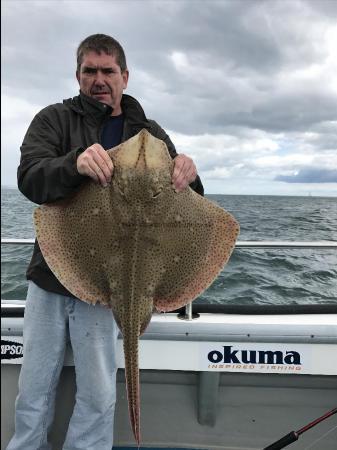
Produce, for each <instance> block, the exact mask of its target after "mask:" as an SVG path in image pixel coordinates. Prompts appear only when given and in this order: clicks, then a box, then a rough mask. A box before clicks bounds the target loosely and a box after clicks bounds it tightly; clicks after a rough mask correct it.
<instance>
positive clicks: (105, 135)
mask: <svg viewBox="0 0 337 450" xmlns="http://www.w3.org/2000/svg"><path fill="white" fill-rule="evenodd" d="M123 125H124V116H123V114H120V115H119V116H111V117H109V119H108V121H107V122H106V124H105V125H104V128H103V131H102V136H101V142H102V147H103V148H104V149H105V150H109V149H110V148H112V147H115V146H116V145H118V144H120V143H121V141H122V135H123Z"/></svg>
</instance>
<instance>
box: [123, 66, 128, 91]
mask: <svg viewBox="0 0 337 450" xmlns="http://www.w3.org/2000/svg"><path fill="white" fill-rule="evenodd" d="M122 77H123V81H124V86H123V89H126V88H127V85H128V81H129V71H128V69H126V70H124V72H123V73H122Z"/></svg>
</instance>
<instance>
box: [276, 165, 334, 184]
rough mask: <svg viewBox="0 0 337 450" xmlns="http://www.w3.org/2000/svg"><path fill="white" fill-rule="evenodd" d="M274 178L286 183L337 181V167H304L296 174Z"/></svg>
mask: <svg viewBox="0 0 337 450" xmlns="http://www.w3.org/2000/svg"><path fill="white" fill-rule="evenodd" d="M275 180H276V181H284V182H286V183H337V169H323V168H322V169H320V168H305V169H300V170H299V172H298V173H297V174H296V175H278V176H277V177H275Z"/></svg>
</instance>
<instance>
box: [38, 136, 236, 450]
mask: <svg viewBox="0 0 337 450" xmlns="http://www.w3.org/2000/svg"><path fill="white" fill-rule="evenodd" d="M108 154H109V156H110V157H111V159H112V161H113V164H114V167H115V168H114V175H113V177H112V181H111V184H110V185H109V187H107V188H103V187H101V186H100V185H98V184H96V183H94V182H93V181H91V180H88V181H87V182H86V183H85V184H84V185H82V187H81V188H80V189H79V191H77V192H76V193H75V194H74V195H72V196H71V197H69V198H67V199H65V200H61V201H58V202H55V203H49V204H46V205H42V206H40V207H38V208H37V209H36V210H35V212H34V223H35V229H36V235H37V239H38V243H39V245H40V248H41V251H42V253H43V256H44V258H45V260H46V262H47V264H48V266H49V267H50V269H51V270H52V271H53V273H54V274H55V275H56V277H57V278H58V279H59V281H60V282H61V283H62V284H63V285H64V286H65V287H66V288H67V289H68V290H69V291H70V292H71V293H72V294H73V295H75V296H76V297H78V298H79V299H81V300H83V301H85V302H88V303H92V304H95V303H96V302H100V303H101V304H104V305H106V306H107V307H108V308H111V310H112V312H113V314H114V317H115V319H116V322H117V324H118V326H119V328H120V330H121V332H122V335H123V341H124V357H125V377H126V386H127V394H128V404H129V415H130V421H131V427H132V430H133V433H134V436H135V439H136V442H137V444H138V446H139V445H140V396H139V368H138V339H139V336H140V335H141V334H142V333H143V332H144V331H145V329H146V327H147V325H148V323H149V322H150V320H151V316H152V313H153V311H154V310H155V311H158V312H163V311H172V310H175V309H177V308H180V307H181V306H184V305H186V304H187V303H189V302H190V301H192V300H194V299H195V298H196V297H197V296H198V295H200V294H201V293H202V292H203V291H204V290H205V289H206V288H207V287H208V286H209V285H210V284H211V283H212V282H213V280H214V279H215V278H216V277H217V275H218V274H219V273H220V271H221V270H222V269H223V267H224V266H225V264H226V263H227V261H228V260H229V258H230V255H231V253H232V251H233V249H234V246H235V241H236V239H237V236H238V234H239V224H238V222H237V221H236V220H235V218H234V217H233V216H232V215H231V214H229V213H228V212H226V211H225V210H224V209H222V208H220V207H219V206H217V205H216V204H215V203H213V202H211V201H209V200H207V199H205V198H203V197H201V196H200V195H199V194H197V193H195V192H194V191H193V190H192V189H190V188H189V187H188V188H187V189H185V190H184V191H183V192H179V193H177V192H175V190H174V189H173V188H172V183H171V178H172V171H173V161H172V159H171V157H170V155H169V153H168V150H167V147H166V145H165V143H164V142H163V141H161V140H159V139H157V138H155V137H153V136H152V135H151V134H150V133H149V132H148V131H147V130H145V129H143V130H142V131H141V132H140V133H138V134H137V135H136V136H134V137H132V138H131V139H129V140H128V141H126V142H124V143H122V144H120V145H119V146H117V147H115V148H113V149H111V150H108Z"/></svg>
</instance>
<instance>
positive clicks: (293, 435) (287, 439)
mask: <svg viewBox="0 0 337 450" xmlns="http://www.w3.org/2000/svg"><path fill="white" fill-rule="evenodd" d="M336 413H337V408H334V409H332V410H331V411H329V412H327V413H325V414H323V416H321V417H319V418H318V419H316V420H313V421H312V422H310V423H308V425H305V426H304V427H303V428H301V429H300V430H298V431H291V432H290V433H288V434H286V435H285V436H283V437H282V438H281V439H279V440H278V441H276V442H274V443H273V444H271V445H268V447H265V448H264V449H263V450H280V449H281V448H284V447H288V445H290V444H292V443H293V442H295V441H297V439H298V438H299V436H301V434H302V433H305V432H306V431H308V430H310V428H312V427H314V426H315V425H317V424H319V423H321V422H323V420H325V419H327V418H328V417H331V416H332V415H334V414H336Z"/></svg>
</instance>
